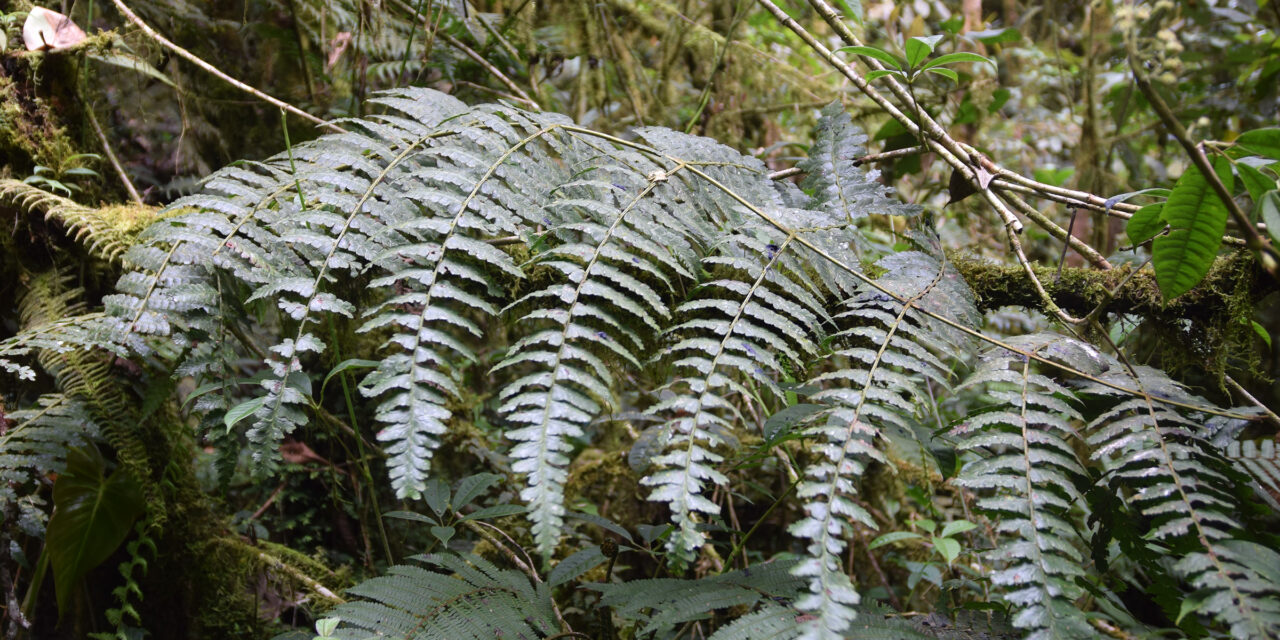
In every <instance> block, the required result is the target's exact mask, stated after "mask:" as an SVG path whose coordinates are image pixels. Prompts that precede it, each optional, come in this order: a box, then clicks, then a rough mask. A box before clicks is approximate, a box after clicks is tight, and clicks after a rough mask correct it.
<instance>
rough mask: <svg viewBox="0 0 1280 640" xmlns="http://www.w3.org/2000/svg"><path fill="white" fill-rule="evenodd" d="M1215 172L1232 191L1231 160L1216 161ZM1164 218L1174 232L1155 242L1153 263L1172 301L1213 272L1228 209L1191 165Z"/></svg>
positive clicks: (1158, 277)
mask: <svg viewBox="0 0 1280 640" xmlns="http://www.w3.org/2000/svg"><path fill="white" fill-rule="evenodd" d="M1214 171H1215V173H1217V174H1218V178H1219V179H1220V180H1222V182H1223V184H1224V185H1226V187H1227V191H1228V192H1229V191H1231V189H1232V187H1233V186H1234V185H1235V180H1234V179H1233V178H1234V176H1233V174H1232V173H1231V163H1230V161H1228V160H1227V159H1226V158H1221V157H1219V158H1216V159H1215V160H1214ZM1163 215H1164V220H1165V222H1167V223H1169V229H1170V230H1169V234H1168V235H1164V236H1160V237H1159V238H1156V239H1155V243H1154V245H1153V247H1152V264H1153V265H1155V270H1156V284H1158V285H1159V286H1160V293H1161V294H1162V295H1164V299H1165V300H1172V299H1174V298H1177V297H1178V296H1180V295H1182V294H1184V293H1186V292H1187V291H1189V290H1191V288H1192V287H1194V286H1196V284H1198V283H1199V282H1200V280H1202V279H1203V278H1204V276H1205V274H1206V273H1208V272H1209V267H1211V266H1212V265H1213V259H1214V257H1215V256H1217V254H1218V247H1220V246H1222V234H1223V233H1225V232H1226V230H1227V207H1226V205H1224V204H1223V203H1222V200H1221V199H1219V198H1218V195H1217V194H1216V193H1214V191H1213V189H1212V188H1210V186H1209V181H1208V180H1207V179H1206V178H1205V176H1204V175H1202V174H1201V173H1200V170H1199V169H1197V168H1196V167H1195V166H1191V167H1190V168H1188V169H1187V171H1186V172H1185V173H1183V174H1182V177H1181V178H1179V179H1178V183H1177V184H1176V185H1174V187H1173V193H1171V194H1170V195H1169V201H1168V202H1166V203H1165V205H1164V212H1163Z"/></svg>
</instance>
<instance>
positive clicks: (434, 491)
mask: <svg viewBox="0 0 1280 640" xmlns="http://www.w3.org/2000/svg"><path fill="white" fill-rule="evenodd" d="M422 497H423V499H425V500H426V501H427V506H428V507H431V510H432V511H434V512H436V515H437V516H440V517H444V512H445V510H446V509H448V508H449V485H447V484H445V483H444V480H441V479H439V478H432V479H431V481H430V482H428V483H427V490H426V491H423V492H422Z"/></svg>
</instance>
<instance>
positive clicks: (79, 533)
mask: <svg viewBox="0 0 1280 640" xmlns="http://www.w3.org/2000/svg"><path fill="white" fill-rule="evenodd" d="M144 506H145V505H144V502H143V498H142V489H141V488H140V487H139V486H138V483H137V481H135V480H134V479H133V478H132V477H131V476H130V475H129V474H128V473H127V472H125V470H124V469H116V470H115V471H114V472H112V473H111V475H110V476H107V475H106V462H105V461H104V460H103V458H102V454H100V453H99V452H98V450H97V449H93V448H85V449H73V450H72V451H71V452H69V453H68V454H67V468H66V471H64V472H63V473H62V474H61V475H59V476H58V480H57V481H56V482H54V484H53V516H52V517H51V518H49V527H48V529H47V530H46V538H45V545H46V549H47V551H48V553H49V561H50V564H51V565H52V566H53V584H54V590H55V593H56V595H57V599H58V611H59V612H60V615H61V614H65V613H67V611H68V608H69V607H68V605H69V603H70V600H71V595H72V594H73V593H74V592H75V588H76V586H77V585H78V584H79V583H80V579H81V578H83V577H84V576H85V574H86V573H88V572H89V571H90V570H91V569H93V568H94V567H96V566H98V565H99V564H102V562H103V561H104V560H106V559H107V558H108V557H110V556H111V554H112V553H113V552H115V550H116V548H117V547H119V546H120V543H121V542H124V539H125V538H126V537H127V536H128V535H129V531H130V529H131V528H132V527H133V522H134V520H136V519H137V518H138V516H139V515H141V514H142V512H143V509H144Z"/></svg>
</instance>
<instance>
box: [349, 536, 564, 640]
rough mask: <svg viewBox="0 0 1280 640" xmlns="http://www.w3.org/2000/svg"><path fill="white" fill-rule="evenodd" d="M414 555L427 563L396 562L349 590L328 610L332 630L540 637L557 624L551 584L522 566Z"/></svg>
mask: <svg viewBox="0 0 1280 640" xmlns="http://www.w3.org/2000/svg"><path fill="white" fill-rule="evenodd" d="M413 560H417V561H418V562H421V563H423V564H425V565H427V567H430V569H427V568H423V567H419V566H414V565H397V566H394V567H392V568H391V569H390V570H388V573H387V575H385V576H381V577H377V578H373V579H371V580H368V581H365V582H363V583H361V584H360V585H358V586H356V587H353V588H352V589H350V590H349V591H348V594H350V595H353V596H358V597H359V598H361V600H358V601H353V602H348V603H345V604H341V605H339V606H338V607H336V608H335V609H333V611H332V612H331V613H330V615H332V616H333V617H336V618H339V619H341V620H342V621H343V622H344V623H345V625H344V628H343V629H341V630H339V632H338V634H337V637H339V638H349V639H351V640H356V639H360V638H367V637H369V634H370V633H372V634H374V635H376V636H378V637H389V638H403V639H405V640H409V639H410V638H421V639H424V640H425V639H428V638H475V639H476V640H490V639H491V638H497V637H517V638H535V637H547V636H549V635H552V634H554V633H555V632H556V631H557V630H558V629H559V628H560V625H559V623H558V622H557V621H556V617H555V612H554V610H553V609H552V606H551V592H550V590H549V589H548V588H547V586H546V585H545V584H543V583H541V582H538V583H534V582H532V581H530V579H529V578H528V577H527V576H525V575H524V574H523V573H520V572H518V571H513V570H510V569H500V568H498V567H496V566H494V565H493V564H492V563H490V562H489V561H487V560H485V559H483V558H480V557H478V556H474V555H455V554H431V555H425V556H414V557H413ZM432 569H434V570H432Z"/></svg>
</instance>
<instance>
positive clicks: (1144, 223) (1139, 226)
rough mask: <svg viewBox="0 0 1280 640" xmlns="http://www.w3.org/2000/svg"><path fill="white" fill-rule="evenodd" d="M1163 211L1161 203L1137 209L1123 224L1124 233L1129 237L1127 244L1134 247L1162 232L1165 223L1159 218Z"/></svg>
mask: <svg viewBox="0 0 1280 640" xmlns="http://www.w3.org/2000/svg"><path fill="white" fill-rule="evenodd" d="M1163 209H1164V203H1163V202H1157V203H1155V204H1149V205H1147V206H1145V207H1143V208H1141V209H1138V210H1137V211H1136V212H1135V213H1134V214H1133V217H1132V218H1129V221H1128V222H1127V223H1125V227H1124V231H1125V233H1126V234H1128V236H1129V242H1132V243H1133V244H1135V245H1139V244H1142V243H1144V242H1146V241H1148V240H1150V239H1152V238H1154V237H1156V234H1158V233H1160V232H1161V231H1164V228H1165V226H1167V225H1165V223H1164V220H1163V219H1162V218H1161V217H1160V212H1161V211H1162V210H1163Z"/></svg>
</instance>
